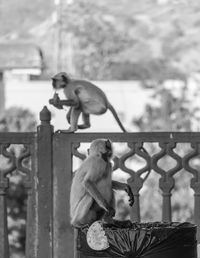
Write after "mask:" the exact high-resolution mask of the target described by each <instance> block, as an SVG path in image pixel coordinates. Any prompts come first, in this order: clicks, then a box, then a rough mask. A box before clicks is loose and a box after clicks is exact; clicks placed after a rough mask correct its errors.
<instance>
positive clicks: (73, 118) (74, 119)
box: [65, 107, 81, 132]
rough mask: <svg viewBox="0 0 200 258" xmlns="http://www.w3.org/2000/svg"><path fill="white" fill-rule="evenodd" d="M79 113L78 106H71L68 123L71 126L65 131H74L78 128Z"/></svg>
mask: <svg viewBox="0 0 200 258" xmlns="http://www.w3.org/2000/svg"><path fill="white" fill-rule="evenodd" d="M80 114H81V110H80V109H79V108H74V107H71V111H70V124H71V126H70V127H69V129H68V130H67V131H65V132H75V131H77V129H78V119H79V116H80Z"/></svg>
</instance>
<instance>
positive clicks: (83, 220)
mask: <svg viewBox="0 0 200 258" xmlns="http://www.w3.org/2000/svg"><path fill="white" fill-rule="evenodd" d="M93 202H94V200H93V199H92V198H91V196H89V195H85V196H84V197H83V199H82V200H81V201H80V202H79V204H78V205H77V207H76V210H75V211H74V212H73V214H72V215H71V216H72V219H71V224H72V225H73V226H74V227H81V226H83V225H86V224H91V223H92V222H94V221H95V220H96V216H97V214H96V210H95V208H94V207H93V208H91V207H92V206H93Z"/></svg>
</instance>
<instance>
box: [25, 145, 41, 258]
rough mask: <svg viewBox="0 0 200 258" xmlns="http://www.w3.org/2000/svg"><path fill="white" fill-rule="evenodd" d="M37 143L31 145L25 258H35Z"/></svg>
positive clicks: (36, 240) (36, 239)
mask: <svg viewBox="0 0 200 258" xmlns="http://www.w3.org/2000/svg"><path fill="white" fill-rule="evenodd" d="M36 182H37V142H35V143H34V144H32V145H31V188H30V189H28V197H27V215H26V221H27V222H26V255H25V257H26V258H37V247H38V237H37V229H38V227H37V183H36Z"/></svg>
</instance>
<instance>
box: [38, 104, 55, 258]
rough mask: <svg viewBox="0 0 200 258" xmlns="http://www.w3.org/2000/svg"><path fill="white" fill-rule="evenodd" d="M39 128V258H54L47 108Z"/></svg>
mask: <svg viewBox="0 0 200 258" xmlns="http://www.w3.org/2000/svg"><path fill="white" fill-rule="evenodd" d="M40 120H41V124H40V125H39V126H38V128H37V129H38V130H37V135H38V139H37V141H38V152H37V155H38V157H37V160H38V187H37V191H38V207H37V209H38V211H37V213H38V250H37V251H38V255H37V257H38V258H44V257H45V258H52V253H53V250H52V200H53V193H52V135H53V127H52V126H51V124H50V121H51V113H50V111H49V110H48V109H47V107H46V106H45V107H44V108H43V109H42V111H41V112H40Z"/></svg>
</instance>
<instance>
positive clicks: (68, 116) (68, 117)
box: [66, 107, 72, 124]
mask: <svg viewBox="0 0 200 258" xmlns="http://www.w3.org/2000/svg"><path fill="white" fill-rule="evenodd" d="M71 112H72V107H70V109H69V111H68V112H67V115H66V119H67V122H68V123H69V124H70V117H71Z"/></svg>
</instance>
